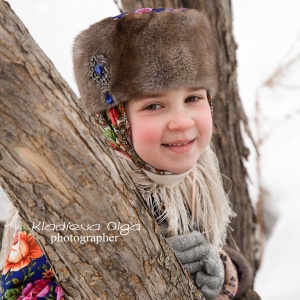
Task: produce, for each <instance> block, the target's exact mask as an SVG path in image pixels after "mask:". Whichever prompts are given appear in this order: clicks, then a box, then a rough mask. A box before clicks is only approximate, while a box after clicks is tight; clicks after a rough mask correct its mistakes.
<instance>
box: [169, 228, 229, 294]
mask: <svg viewBox="0 0 300 300" xmlns="http://www.w3.org/2000/svg"><path fill="white" fill-rule="evenodd" d="M166 241H167V243H168V245H169V246H170V247H171V248H172V249H173V251H174V252H175V255H176V257H177V259H178V260H179V262H180V263H181V264H182V265H183V267H184V268H185V269H186V270H187V271H188V272H189V273H190V274H191V277H192V278H193V280H194V281H195V283H196V285H197V287H198V288H199V289H200V291H201V292H202V293H203V295H204V297H205V298H206V299H207V300H211V299H214V298H215V297H216V296H218V295H219V294H220V292H221V290H222V286H223V283H224V267H223V263H222V261H221V259H220V257H219V255H217V254H216V253H215V252H214V251H213V249H212V246H211V245H209V244H208V243H207V241H206V239H205V238H204V236H203V235H202V234H201V233H200V232H198V231H193V232H191V233H188V234H184V235H179V236H174V237H170V238H167V239H166Z"/></svg>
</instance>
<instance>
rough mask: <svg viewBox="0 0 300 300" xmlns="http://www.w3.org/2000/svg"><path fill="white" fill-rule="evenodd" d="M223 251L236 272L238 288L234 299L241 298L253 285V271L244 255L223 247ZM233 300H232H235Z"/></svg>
mask: <svg viewBox="0 0 300 300" xmlns="http://www.w3.org/2000/svg"><path fill="white" fill-rule="evenodd" d="M223 250H224V251H225V252H226V253H227V254H228V255H229V257H230V259H231V260H232V262H233V263H234V265H235V266H236V268H237V271H238V278H239V288H238V292H237V294H236V296H235V298H237V299H238V298H239V297H241V296H242V295H243V294H244V293H245V292H246V291H247V290H248V289H249V288H250V287H252V285H253V269H252V268H251V266H250V264H249V262H248V261H247V260H246V258H245V257H244V255H243V254H242V253H241V252H239V251H237V250H235V249H233V248H231V247H227V246H224V247H223ZM235 298H234V299H235Z"/></svg>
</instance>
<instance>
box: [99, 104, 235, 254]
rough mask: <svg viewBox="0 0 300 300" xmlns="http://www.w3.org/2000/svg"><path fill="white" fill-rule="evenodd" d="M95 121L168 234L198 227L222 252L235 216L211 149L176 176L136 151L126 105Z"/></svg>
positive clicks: (109, 111) (121, 105)
mask: <svg viewBox="0 0 300 300" xmlns="http://www.w3.org/2000/svg"><path fill="white" fill-rule="evenodd" d="M95 120H96V122H97V123H98V124H99V126H100V128H101V130H102V131H103V133H104V135H105V137H106V141H107V144H108V145H109V146H110V147H112V148H113V149H114V150H115V152H116V153H117V154H118V156H119V157H120V161H121V164H122V166H123V167H124V171H125V172H127V173H128V175H129V176H130V177H131V179H132V181H133V182H134V184H135V186H134V187H132V188H133V189H137V190H138V191H139V193H140V195H141V197H142V199H143V200H144V201H145V202H146V203H147V205H148V207H149V208H150V210H151V212H152V214H153V216H154V218H155V219H156V221H157V222H158V224H162V223H166V224H167V228H166V232H165V234H166V235H167V236H175V235H181V234H186V233H189V232H190V231H191V230H193V229H196V230H199V231H200V232H201V233H202V234H204V236H205V237H206V239H207V240H208V241H209V242H210V243H211V244H212V245H213V246H214V247H215V249H216V251H218V250H219V249H220V248H221V247H222V245H223V244H224V243H225V240H226V236H227V227H228V224H229V223H230V219H231V217H233V216H234V215H235V214H234V212H233V211H232V209H231V206H230V204H229V200H228V197H227V195H226V193H225V191H224V189H223V184H222V178H221V175H220V172H219V167H218V160H217V158H216V156H215V154H214V152H213V151H212V149H211V147H210V146H208V147H207V148H206V149H205V151H204V152H203V153H202V154H201V156H200V158H199V159H198V161H197V163H196V165H195V167H194V168H193V169H192V170H190V171H188V172H186V173H184V174H179V175H176V174H173V173H171V172H169V171H166V170H159V169H157V168H155V167H154V166H151V165H149V164H148V163H147V162H145V161H143V160H142V159H141V158H140V157H139V155H138V154H137V153H136V151H135V149H134V146H133V142H132V137H131V131H130V126H129V122H128V120H127V116H126V113H125V108H124V104H123V103H120V104H119V105H117V106H116V107H113V108H110V109H108V110H106V111H103V112H100V113H97V114H95ZM192 199H194V203H192ZM192 207H194V209H192ZM192 211H194V213H193V215H192V213H191V212H192Z"/></svg>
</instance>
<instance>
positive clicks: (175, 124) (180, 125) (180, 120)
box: [168, 112, 195, 130]
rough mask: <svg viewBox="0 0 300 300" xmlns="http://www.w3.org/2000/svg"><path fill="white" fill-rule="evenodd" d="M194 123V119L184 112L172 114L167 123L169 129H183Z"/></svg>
mask: <svg viewBox="0 0 300 300" xmlns="http://www.w3.org/2000/svg"><path fill="white" fill-rule="evenodd" d="M194 125H195V121H194V119H193V118H192V117H191V116H190V115H189V114H188V113H186V112H181V113H178V114H176V115H173V116H172V118H171V120H170V121H169V123H168V128H169V129H170V130H185V129H187V128H189V127H192V126H194Z"/></svg>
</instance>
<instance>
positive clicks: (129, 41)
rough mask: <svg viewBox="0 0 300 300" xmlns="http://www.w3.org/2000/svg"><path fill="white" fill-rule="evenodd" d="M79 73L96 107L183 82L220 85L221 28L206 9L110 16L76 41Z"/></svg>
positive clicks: (84, 93) (86, 98)
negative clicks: (217, 36)
mask: <svg viewBox="0 0 300 300" xmlns="http://www.w3.org/2000/svg"><path fill="white" fill-rule="evenodd" d="M73 60H74V72H75V79H76V82H77V85H78V88H79V92H80V95H81V98H82V101H83V104H84V106H85V107H86V109H87V110H88V111H89V112H90V113H96V112H99V111H102V110H105V109H107V108H110V107H113V106H116V105H117V104H118V103H120V102H124V101H128V100H130V99H138V98H141V97H144V96H147V95H150V94H153V93H158V92H161V91H168V90H173V89H178V88H180V87H183V88H205V89H207V90H208V91H209V93H210V95H211V96H212V97H213V96H214V94H215V92H216V89H217V80H218V78H217V71H216V49H215V34H214V30H213V29H212V27H211V26H210V23H209V20H208V18H207V17H206V15H205V14H204V13H203V12H198V11H196V10H189V9H151V8H150V9H140V10H137V11H135V12H129V13H124V14H122V15H120V16H117V17H112V18H107V19H104V20H102V21H100V22H98V23H96V24H94V25H92V26H91V27H90V28H88V29H87V30H85V31H83V32H82V33H80V34H79V35H78V36H77V38H76V39H75V42H74V47H73Z"/></svg>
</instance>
